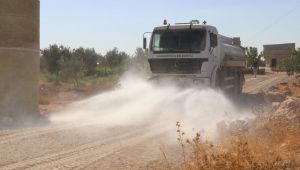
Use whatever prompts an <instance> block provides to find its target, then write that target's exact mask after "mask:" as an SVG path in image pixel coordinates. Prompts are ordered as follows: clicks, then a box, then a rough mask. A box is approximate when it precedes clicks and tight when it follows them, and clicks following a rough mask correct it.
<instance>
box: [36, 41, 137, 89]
mask: <svg viewBox="0 0 300 170" xmlns="http://www.w3.org/2000/svg"><path fill="white" fill-rule="evenodd" d="M138 53H139V55H141V52H138ZM137 58H140V57H137ZM139 60H140V59H139ZM129 62H130V57H129V55H128V54H126V53H125V52H119V50H118V49H117V48H114V49H113V50H110V51H108V52H107V54H106V55H105V56H101V55H100V54H97V53H96V51H95V49H93V48H83V47H80V48H77V49H73V50H71V49H70V48H69V47H65V46H62V45H61V46H58V45H56V44H54V45H50V46H49V48H46V49H44V50H42V57H41V70H44V71H48V72H49V74H48V75H49V76H48V77H47V79H48V80H49V81H51V82H53V81H55V82H59V81H72V82H73V83H74V85H75V86H76V87H78V86H79V84H80V81H81V80H83V79H84V78H85V77H89V76H98V77H108V76H113V75H114V74H121V73H122V72H124V71H125V69H126V68H127V66H128V63H129Z"/></svg>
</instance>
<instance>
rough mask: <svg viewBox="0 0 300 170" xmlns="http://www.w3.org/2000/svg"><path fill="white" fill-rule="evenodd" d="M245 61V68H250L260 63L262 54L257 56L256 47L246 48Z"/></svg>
mask: <svg viewBox="0 0 300 170" xmlns="http://www.w3.org/2000/svg"><path fill="white" fill-rule="evenodd" d="M246 57H247V58H246V59H247V66H248V67H249V66H252V65H253V64H254V63H258V64H260V63H262V60H261V57H262V54H260V55H258V52H257V48H256V47H248V48H247V49H246Z"/></svg>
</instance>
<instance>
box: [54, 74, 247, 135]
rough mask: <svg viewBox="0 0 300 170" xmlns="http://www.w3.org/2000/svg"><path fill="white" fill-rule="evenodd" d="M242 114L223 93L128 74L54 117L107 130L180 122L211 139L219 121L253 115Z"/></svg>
mask: <svg viewBox="0 0 300 170" xmlns="http://www.w3.org/2000/svg"><path fill="white" fill-rule="evenodd" d="M242 112H243V111H241V109H239V108H238V107H236V106H235V105H234V104H233V103H232V102H231V101H230V100H228V99H227V98H226V97H225V95H223V94H222V93H221V92H220V91H216V90H213V89H210V88H195V87H189V88H179V87H176V86H175V85H168V86H166V85H157V84H154V83H152V82H149V81H147V80H145V79H143V78H140V77H138V76H136V75H133V74H126V75H125V76H123V78H122V79H121V80H120V85H119V87H117V88H116V89H115V90H112V91H109V92H105V93H101V94H99V95H95V96H94V97H91V98H89V99H85V100H82V101H79V102H76V103H73V104H71V105H69V106H67V107H66V108H65V109H63V110H62V111H60V112H59V113H56V114H53V116H52V117H51V120H52V122H73V123H74V122H78V123H84V122H89V123H93V124H94V123H95V124H99V125H101V126H102V125H103V126H107V127H112V126H139V125H143V124H149V123H152V122H158V121H159V122H161V123H163V124H165V125H166V126H174V129H175V123H176V121H180V122H182V123H183V124H184V126H185V128H186V129H187V130H191V129H194V130H195V131H199V130H204V131H205V132H209V133H208V136H214V135H215V130H216V124H217V123H218V122H220V121H224V120H225V121H231V120H236V119H245V118H246V117H249V116H251V115H249V114H243V113H242ZM229 115H230V116H229Z"/></svg>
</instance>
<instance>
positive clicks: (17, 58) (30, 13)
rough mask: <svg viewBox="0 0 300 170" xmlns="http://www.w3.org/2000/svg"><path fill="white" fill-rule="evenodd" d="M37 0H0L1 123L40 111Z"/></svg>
mask: <svg viewBox="0 0 300 170" xmlns="http://www.w3.org/2000/svg"><path fill="white" fill-rule="evenodd" d="M39 10H40V2H39V0H0V119H1V120H0V124H1V123H2V124H3V123H6V124H10V123H12V122H13V121H22V120H23V119H24V120H26V119H27V118H28V117H34V116H36V115H39V112H38V77H39V48H40V47H39V44H40V42H39V41H40V40H39V39H40V37H39V33H40V26H39V25H40V23H39V18H40V11H39Z"/></svg>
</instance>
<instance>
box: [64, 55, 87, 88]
mask: <svg viewBox="0 0 300 170" xmlns="http://www.w3.org/2000/svg"><path fill="white" fill-rule="evenodd" d="M59 63H60V66H61V70H60V77H61V78H62V79H63V80H67V81H68V80H70V81H72V82H73V83H74V86H75V87H78V86H79V83H80V80H81V79H82V77H83V76H84V72H83V69H82V67H83V65H84V62H83V60H82V58H79V57H76V56H73V57H71V58H67V59H61V60H60V62H59Z"/></svg>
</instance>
